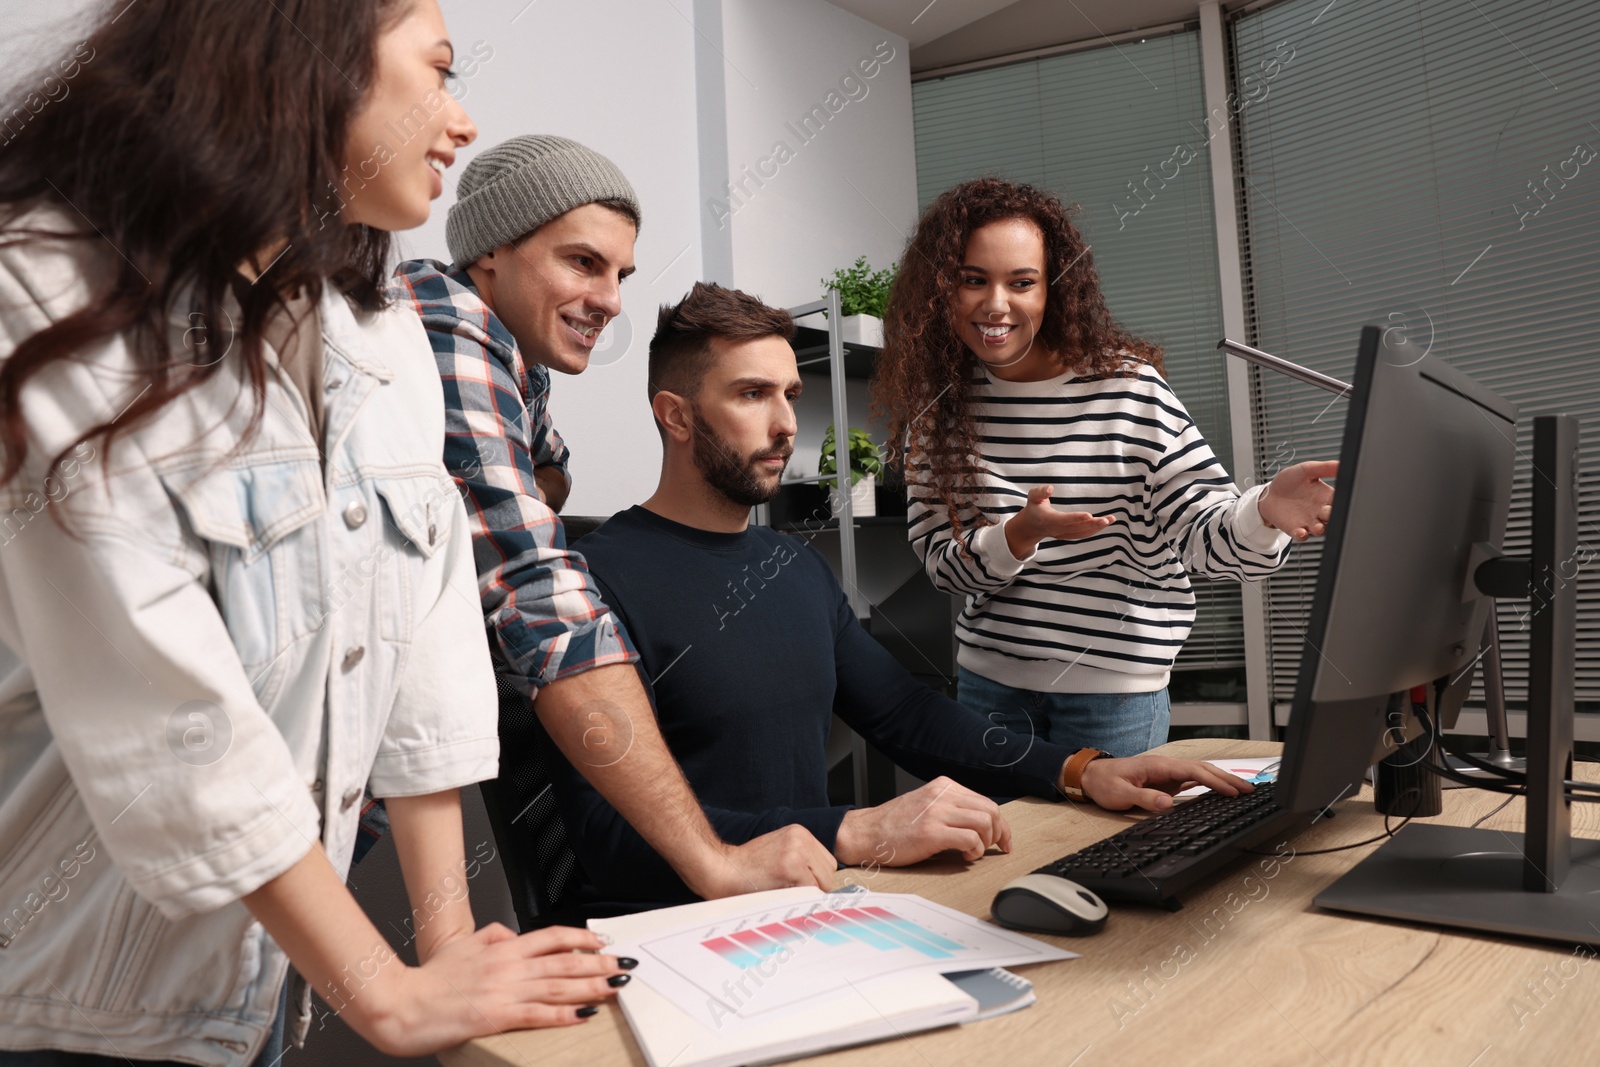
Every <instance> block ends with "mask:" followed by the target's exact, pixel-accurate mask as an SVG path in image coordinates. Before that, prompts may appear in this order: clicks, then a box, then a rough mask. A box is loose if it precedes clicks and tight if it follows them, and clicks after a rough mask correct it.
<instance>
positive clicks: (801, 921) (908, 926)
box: [700, 906, 967, 970]
mask: <svg viewBox="0 0 1600 1067" xmlns="http://www.w3.org/2000/svg"><path fill="white" fill-rule="evenodd" d="M805 942H813V943H815V944H819V945H826V946H830V947H835V948H838V947H844V946H848V945H852V944H861V945H866V946H868V947H870V948H873V949H876V950H878V951H879V952H899V951H904V950H908V949H909V950H911V951H913V952H916V953H918V954H919V955H921V956H924V957H926V958H927V959H930V960H948V959H951V958H953V956H954V955H955V953H957V952H961V951H963V950H965V949H966V948H967V946H966V945H963V944H961V943H960V942H957V941H952V940H950V939H949V938H947V937H944V936H942V935H940V934H937V933H935V932H934V931H932V930H930V929H928V928H927V927H926V926H923V925H921V924H920V923H916V922H912V921H911V920H910V919H906V918H903V917H901V916H899V915H896V914H895V913H894V912H892V911H890V910H889V909H887V908H883V907H877V906H869V907H865V908H839V909H838V910H836V911H816V912H812V913H811V914H809V915H798V916H795V917H794V918H791V919H785V920H783V921H781V922H772V923H765V924H763V925H761V926H758V927H756V928H755V929H753V930H740V931H738V932H736V933H730V934H728V935H726V936H723V937H714V938H710V939H709V940H705V941H701V942H700V945H701V947H703V948H706V949H709V950H711V951H712V952H714V953H716V954H717V956H719V957H720V958H722V959H723V960H726V961H727V962H728V963H731V964H733V965H734V966H735V967H738V968H739V969H740V970H747V969H749V968H751V967H754V966H756V965H757V964H759V963H761V962H762V961H764V960H766V959H767V958H768V957H771V956H775V955H778V954H779V953H781V952H783V951H784V946H785V945H786V944H787V945H788V946H789V947H791V948H797V947H799V945H800V944H802V943H805Z"/></svg>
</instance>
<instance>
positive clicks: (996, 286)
mask: <svg viewBox="0 0 1600 1067" xmlns="http://www.w3.org/2000/svg"><path fill="white" fill-rule="evenodd" d="M1049 282H1050V279H1049V278H1047V277H1045V273H1044V234H1042V233H1041V232H1040V231H1039V227H1038V226H1036V225H1035V224H1034V223H1033V222H1031V221H1029V220H1028V219H1001V220H1000V221H998V222H991V223H988V224H986V225H984V226H980V227H979V228H978V229H976V230H974V231H972V236H971V237H969V238H968V239H967V249H966V253H965V254H964V255H963V256H962V265H961V282H960V285H959V287H958V288H957V290H956V294H955V297H954V299H953V301H952V303H953V307H952V311H953V312H954V316H955V327H956V333H957V335H958V336H959V337H960V338H961V340H962V342H963V343H964V344H965V345H966V346H967V348H968V349H970V350H971V351H972V354H973V355H975V356H977V357H978V359H980V360H982V361H983V364H984V366H985V367H987V368H988V370H989V373H990V374H993V375H994V376H995V377H996V378H1002V379H1004V380H1006V381H1012V382H1032V381H1043V380H1044V379H1046V378H1053V377H1055V376H1056V375H1057V374H1060V373H1061V367H1060V365H1059V364H1058V363H1057V361H1056V359H1055V358H1054V357H1053V355H1052V354H1051V353H1049V352H1046V351H1044V350H1043V349H1042V348H1039V347H1037V346H1036V345H1035V344H1034V341H1035V338H1036V336H1037V334H1038V331H1039V328H1040V327H1041V326H1042V325H1043V324H1044V310H1045V299H1046V294H1047V292H1048V290H1049Z"/></svg>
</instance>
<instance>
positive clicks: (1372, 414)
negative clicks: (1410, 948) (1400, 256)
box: [1276, 326, 1600, 944]
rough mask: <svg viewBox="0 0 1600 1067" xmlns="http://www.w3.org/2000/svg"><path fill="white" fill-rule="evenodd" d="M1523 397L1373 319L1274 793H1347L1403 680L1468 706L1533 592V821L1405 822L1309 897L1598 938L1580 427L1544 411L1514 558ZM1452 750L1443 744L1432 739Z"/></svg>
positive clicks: (1321, 803) (1599, 890) (1308, 799)
mask: <svg viewBox="0 0 1600 1067" xmlns="http://www.w3.org/2000/svg"><path fill="white" fill-rule="evenodd" d="M1516 428H1517V409H1516V407H1515V406H1514V405H1512V404H1510V403H1509V402H1507V401H1505V400H1504V399H1502V398H1501V397H1498V396H1496V395H1494V394H1493V393H1492V392H1490V391H1489V390H1487V389H1485V388H1483V387H1482V386H1480V385H1478V384H1477V383H1475V382H1473V381H1472V380H1471V379H1470V378H1468V377H1466V376H1465V375H1463V374H1461V373H1459V372H1457V371H1455V370H1453V369H1452V368H1451V367H1449V366H1448V365H1446V364H1444V363H1442V362H1441V361H1440V360H1439V359H1438V358H1437V357H1433V358H1428V357H1426V356H1425V354H1423V353H1420V352H1417V351H1415V350H1414V349H1413V347H1412V346H1411V345H1409V344H1407V343H1405V342H1403V341H1398V340H1394V341H1391V342H1387V343H1386V341H1385V335H1384V333H1383V332H1382V331H1380V330H1379V329H1378V328H1376V327H1371V326H1369V327H1366V328H1365V329H1363V330H1362V333H1361V345H1360V350H1359V353H1358V357H1357V362H1356V374H1355V380H1354V382H1353V386H1352V389H1351V396H1350V407H1349V411H1348V414H1347V416H1346V423H1345V433H1344V440H1343V444H1342V447H1341V450H1340V455H1339V460H1340V468H1339V475H1338V478H1337V480H1336V482H1335V489H1334V503H1333V511H1332V516H1331V518H1330V520H1329V523H1328V533H1327V542H1326V546H1325V549H1324V555H1323V558H1322V563H1321V568H1320V570H1319V572H1318V575H1317V585H1316V594H1315V598H1314V600H1313V602H1312V610H1311V617H1310V621H1309V623H1308V625H1307V628H1306V634H1305V636H1306V645H1305V650H1304V654H1303V657H1302V661H1301V668H1300V675H1299V679H1298V684H1297V686H1296V689H1295V695H1294V702H1293V705H1292V708H1291V712H1290V718H1289V729H1288V736H1287V738H1286V741H1285V746H1284V757H1283V764H1282V768H1281V772H1280V775H1279V780H1278V784H1277V786H1276V799H1277V802H1278V804H1279V805H1280V806H1282V807H1285V808H1288V809H1290V810H1293V811H1297V812H1303V813H1311V812H1319V811H1322V810H1325V809H1326V808H1328V807H1329V806H1331V805H1332V804H1333V803H1334V802H1335V801H1337V800H1338V799H1340V798H1342V797H1345V796H1347V795H1350V794H1351V793H1352V792H1353V791H1354V789H1355V788H1356V787H1358V786H1359V785H1360V781H1361V778H1362V776H1363V774H1364V772H1365V770H1366V768H1367V766H1368V765H1369V763H1370V762H1371V761H1372V758H1373V753H1374V750H1375V748H1381V747H1382V746H1381V741H1382V738H1383V735H1384V733H1385V731H1386V730H1388V729H1389V728H1390V722H1389V720H1388V717H1387V715H1386V712H1387V710H1388V708H1389V707H1390V701H1391V697H1392V696H1393V695H1394V694H1403V693H1405V692H1406V691H1407V690H1410V689H1412V688H1413V687H1416V686H1419V685H1423V686H1431V687H1432V688H1433V690H1434V693H1435V696H1436V702H1437V704H1438V705H1439V706H1441V707H1448V706H1450V705H1451V704H1454V705H1455V706H1457V707H1459V704H1460V700H1461V698H1462V696H1463V695H1464V692H1465V689H1466V686H1467V685H1468V684H1470V678H1471V668H1472V664H1473V661H1474V659H1475V657H1476V656H1477V655H1478V651H1479V648H1480V639H1481V637H1482V635H1483V632H1484V627H1485V625H1486V623H1487V621H1488V618H1489V612H1490V610H1491V604H1492V601H1491V600H1490V599H1489V596H1488V594H1493V595H1494V596H1496V597H1523V598H1529V597H1531V599H1532V602H1533V603H1532V610H1531V611H1530V615H1531V617H1532V626H1531V634H1530V641H1529V644H1530V652H1529V670H1528V676H1529V689H1528V773H1527V776H1526V782H1525V784H1526V791H1527V803H1526V813H1527V817H1526V827H1527V830H1526V833H1510V832H1505V831H1500V830H1486V829H1470V828H1466V827H1456V826H1442V825H1438V824H1431V823H1421V822H1417V823H1411V824H1410V825H1407V826H1405V827H1403V828H1402V829H1400V830H1399V831H1398V832H1396V833H1395V834H1394V836H1393V837H1392V838H1391V839H1390V840H1389V841H1387V842H1386V843H1384V844H1383V845H1382V846H1380V847H1379V848H1378V849H1377V850H1376V851H1374V852H1373V854H1372V855H1370V856H1368V857H1367V858H1366V859H1364V860H1362V861H1361V863H1359V864H1357V865H1356V867H1355V868H1353V869H1352V870H1351V871H1350V872H1348V873H1347V874H1346V875H1344V876H1343V877H1342V878H1340V879H1339V880H1338V881H1337V882H1335V883H1334V884H1333V885H1331V886H1329V887H1328V888H1326V889H1324V890H1323V891H1322V892H1321V893H1320V894H1319V895H1318V896H1317V897H1316V903H1317V904H1318V905H1319V906H1321V907H1324V908H1329V909H1333V910H1336V911H1344V912H1352V913H1356V914H1360V915H1364V916H1376V917H1381V918H1388V919H1400V920H1406V921H1412V922H1422V923H1429V924H1436V925H1446V926H1456V927H1463V928H1468V929H1473V930H1483V931H1490V932H1494V933H1502V934H1511V935H1514V936H1519V937H1531V938H1539V939H1547V940H1555V941H1561V942H1565V943H1569V944H1571V943H1577V942H1584V943H1600V927H1597V926H1596V925H1595V924H1594V923H1593V921H1592V920H1593V918H1594V914H1595V912H1594V901H1595V900H1597V899H1600V841H1593V840H1583V839H1574V838H1572V836H1571V816H1570V806H1571V801H1570V800H1569V798H1568V787H1567V786H1566V785H1565V782H1566V779H1568V778H1570V777H1571V774H1572V737H1573V733H1572V731H1573V719H1572V714H1573V655H1574V639H1575V638H1574V635H1575V627H1576V621H1575V620H1576V608H1575V594H1574V592H1573V590H1572V587H1571V583H1570V582H1569V581H1566V580H1564V578H1563V577H1559V576H1561V575H1564V574H1565V571H1564V570H1563V569H1562V568H1563V567H1564V566H1565V565H1566V563H1567V562H1570V560H1571V559H1572V558H1573V556H1574V554H1575V552H1576V550H1577V501H1576V492H1577V491H1576V485H1577V473H1576V472H1577V465H1576V464H1577V460H1576V457H1577V452H1578V444H1577V424H1576V420H1574V419H1571V418H1569V417H1566V416H1541V417H1540V418H1538V419H1535V420H1534V438H1533V451H1532V455H1531V457H1529V458H1531V461H1532V464H1531V465H1532V468H1533V471H1532V473H1533V510H1532V520H1533V522H1532V533H1533V537H1532V540H1533V546H1532V552H1531V555H1530V556H1529V557H1527V558H1510V557H1506V556H1504V555H1503V554H1502V553H1501V551H1500V549H1501V544H1502V541H1503V538H1504V535H1505V530H1506V520H1507V513H1508V511H1509V506H1510V498H1511V479H1512V471H1513V469H1514V467H1515V465H1516V463H1517V461H1518V460H1519V459H1520V458H1523V457H1522V456H1521V455H1519V452H1518V449H1517V447H1516V443H1515V442H1516ZM1430 759H1433V760H1440V761H1442V754H1440V753H1430Z"/></svg>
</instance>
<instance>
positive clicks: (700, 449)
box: [668, 337, 802, 508]
mask: <svg viewBox="0 0 1600 1067" xmlns="http://www.w3.org/2000/svg"><path fill="white" fill-rule="evenodd" d="M712 353H713V354H712V359H711V365H710V366H709V367H708V368H707V369H706V372H705V375H704V377H702V378H701V380H700V386H699V388H698V389H697V390H695V393H694V395H693V396H692V397H689V398H687V401H688V404H689V409H690V415H691V418H690V422H691V426H692V431H693V448H694V465H695V469H696V470H698V471H699V473H700V477H701V478H702V479H704V481H705V482H706V484H707V485H709V486H710V487H711V488H712V489H714V490H715V491H716V492H717V493H719V494H720V495H722V496H723V497H724V498H726V499H727V500H730V501H732V502H733V503H734V504H737V505H739V506H740V507H746V508H749V507H754V506H756V505H757V504H764V503H766V502H767V501H768V500H771V499H772V497H773V495H774V494H775V493H777V491H778V483H779V482H780V481H781V480H782V479H783V471H784V468H785V467H787V466H788V465H789V457H790V456H791V455H792V454H793V453H794V435H795V431H796V427H797V423H796V421H795V414H794V404H795V401H796V400H797V399H798V398H799V396H800V390H801V388H802V387H801V384H800V371H799V369H798V368H797V367H796V365H795V358H794V349H793V348H791V347H790V345H789V342H788V341H787V340H785V339H784V338H782V337H762V338H759V339H757V340H754V341H725V340H721V339H718V340H715V341H713V342H712ZM668 447H673V445H672V444H670V443H669V446H668ZM680 447H681V446H680Z"/></svg>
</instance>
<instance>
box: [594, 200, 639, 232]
mask: <svg viewBox="0 0 1600 1067" xmlns="http://www.w3.org/2000/svg"><path fill="white" fill-rule="evenodd" d="M594 203H596V204H599V205H600V206H601V207H608V208H610V209H611V210H612V211H615V212H616V213H617V214H618V215H621V216H622V217H623V218H625V219H627V220H628V221H629V222H631V223H633V230H634V232H635V233H637V232H639V213H638V212H637V211H635V210H634V209H633V205H632V204H630V203H628V202H627V201H626V200H616V199H611V200H596V201H594Z"/></svg>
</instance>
